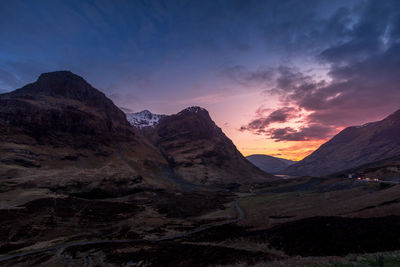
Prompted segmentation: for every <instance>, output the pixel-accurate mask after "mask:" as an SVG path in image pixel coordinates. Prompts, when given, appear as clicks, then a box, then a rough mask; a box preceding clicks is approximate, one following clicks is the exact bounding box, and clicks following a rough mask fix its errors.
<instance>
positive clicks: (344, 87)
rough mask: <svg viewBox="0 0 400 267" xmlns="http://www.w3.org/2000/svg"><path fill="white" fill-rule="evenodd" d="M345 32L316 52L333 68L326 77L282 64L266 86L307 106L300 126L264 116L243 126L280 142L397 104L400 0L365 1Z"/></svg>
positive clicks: (322, 134)
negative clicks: (270, 121) (283, 124)
mask: <svg viewBox="0 0 400 267" xmlns="http://www.w3.org/2000/svg"><path fill="white" fill-rule="evenodd" d="M343 12H344V11H343ZM345 13H346V12H345ZM343 16H345V15H343ZM339 21H340V19H339ZM332 27H334V26H332ZM345 35H346V37H345V38H343V39H339V40H338V42H337V43H336V44H335V45H330V46H329V47H327V48H325V49H322V51H321V52H320V53H318V54H317V55H316V59H317V60H319V61H318V62H319V63H320V64H325V65H326V66H328V68H329V71H328V73H327V74H328V76H329V79H327V80H328V81H327V80H326V79H318V78H316V76H315V75H314V74H312V73H306V72H304V71H302V70H300V69H299V68H296V67H287V66H281V67H279V68H276V69H275V71H274V73H275V76H274V77H275V85H274V86H272V87H270V88H269V89H268V90H265V93H267V94H277V95H279V97H280V101H281V103H282V104H284V105H290V106H292V107H295V108H297V109H299V110H303V111H305V112H306V114H308V115H306V116H304V117H303V118H302V119H301V120H302V121H303V126H302V127H300V128H299V129H297V130H296V129H294V128H291V127H283V128H269V125H268V124H262V123H257V122H263V120H267V121H268V117H264V119H263V118H257V121H256V123H254V121H252V122H250V123H249V125H254V126H258V129H257V130H255V129H254V128H255V127H254V128H253V127H246V128H244V129H245V130H250V131H255V132H258V133H260V132H262V133H264V134H265V135H266V136H268V137H270V138H272V139H274V140H277V141H285V140H287V141H304V140H317V139H322V138H327V137H330V136H331V135H332V134H334V133H335V131H336V129H337V128H340V127H344V126H350V125H353V124H361V123H365V122H367V121H371V120H376V119H380V118H383V117H384V116H386V115H388V114H389V113H391V112H393V111H395V110H397V109H399V108H400V87H399V84H400V72H399V69H400V1H365V2H364V3H363V4H362V5H361V6H360V12H359V16H358V17H356V18H355V19H354V20H353V22H352V23H351V25H350V28H348V29H347V30H346V34H345ZM249 77H250V76H249Z"/></svg>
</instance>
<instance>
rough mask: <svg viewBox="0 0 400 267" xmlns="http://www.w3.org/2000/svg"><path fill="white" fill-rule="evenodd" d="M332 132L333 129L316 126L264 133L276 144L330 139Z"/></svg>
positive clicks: (280, 129)
mask: <svg viewBox="0 0 400 267" xmlns="http://www.w3.org/2000/svg"><path fill="white" fill-rule="evenodd" d="M333 132H334V129H333V128H331V127H329V126H324V125H318V124H311V125H308V126H303V127H300V129H298V130H296V129H293V128H291V127H285V128H272V129H268V130H267V131H266V133H267V134H268V136H269V137H270V138H271V139H274V140H275V141H276V142H280V141H310V140H321V139H325V138H327V137H330V136H331V135H332V133H333Z"/></svg>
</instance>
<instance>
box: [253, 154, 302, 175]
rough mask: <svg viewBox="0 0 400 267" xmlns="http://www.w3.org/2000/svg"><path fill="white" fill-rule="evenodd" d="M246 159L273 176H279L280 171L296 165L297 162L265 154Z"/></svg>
mask: <svg viewBox="0 0 400 267" xmlns="http://www.w3.org/2000/svg"><path fill="white" fill-rule="evenodd" d="M246 158H247V159H248V160H249V161H250V162H251V163H253V164H254V165H255V166H257V167H258V168H260V169H261V170H263V171H265V172H268V173H272V174H279V172H280V171H282V170H284V169H286V168H287V167H289V166H290V165H293V164H295V163H296V161H292V160H287V159H282V158H276V157H272V156H268V155H263V154H255V155H250V156H247V157H246Z"/></svg>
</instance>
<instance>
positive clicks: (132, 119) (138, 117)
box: [126, 110, 166, 128]
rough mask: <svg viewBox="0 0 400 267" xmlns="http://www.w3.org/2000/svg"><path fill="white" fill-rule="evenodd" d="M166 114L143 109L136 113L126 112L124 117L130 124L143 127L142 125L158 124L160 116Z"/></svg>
mask: <svg viewBox="0 0 400 267" xmlns="http://www.w3.org/2000/svg"><path fill="white" fill-rule="evenodd" d="M165 116H166V115H162V114H153V113H151V112H150V111H148V110H143V111H140V112H136V113H127V114H126V119H127V120H128V121H129V123H130V124H131V125H132V126H135V127H138V128H143V127H154V126H155V125H157V124H158V122H159V121H160V119H161V118H163V117H165Z"/></svg>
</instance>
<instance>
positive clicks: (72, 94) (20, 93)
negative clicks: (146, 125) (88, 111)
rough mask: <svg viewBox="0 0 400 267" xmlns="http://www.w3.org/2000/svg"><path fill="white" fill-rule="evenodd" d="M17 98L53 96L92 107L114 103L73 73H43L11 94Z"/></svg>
mask: <svg viewBox="0 0 400 267" xmlns="http://www.w3.org/2000/svg"><path fill="white" fill-rule="evenodd" d="M10 94H11V95H13V96H17V97H28V98H34V99H37V98H40V97H43V96H51V97H56V98H68V99H73V100H78V101H81V102H83V103H86V104H88V105H90V106H104V105H107V106H110V105H113V104H112V102H111V101H110V100H109V99H108V98H107V97H106V95H105V94H104V93H102V92H100V91H99V90H97V89H95V88H93V87H92V86H91V85H90V84H89V83H88V82H87V81H86V80H85V79H83V78H82V77H80V76H79V75H76V74H74V73H72V72H71V71H54V72H47V73H43V74H41V75H40V76H39V78H38V79H37V80H36V81H35V82H33V83H30V84H28V85H25V86H24V87H22V88H20V89H17V90H15V91H14V92H11V93H10Z"/></svg>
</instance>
